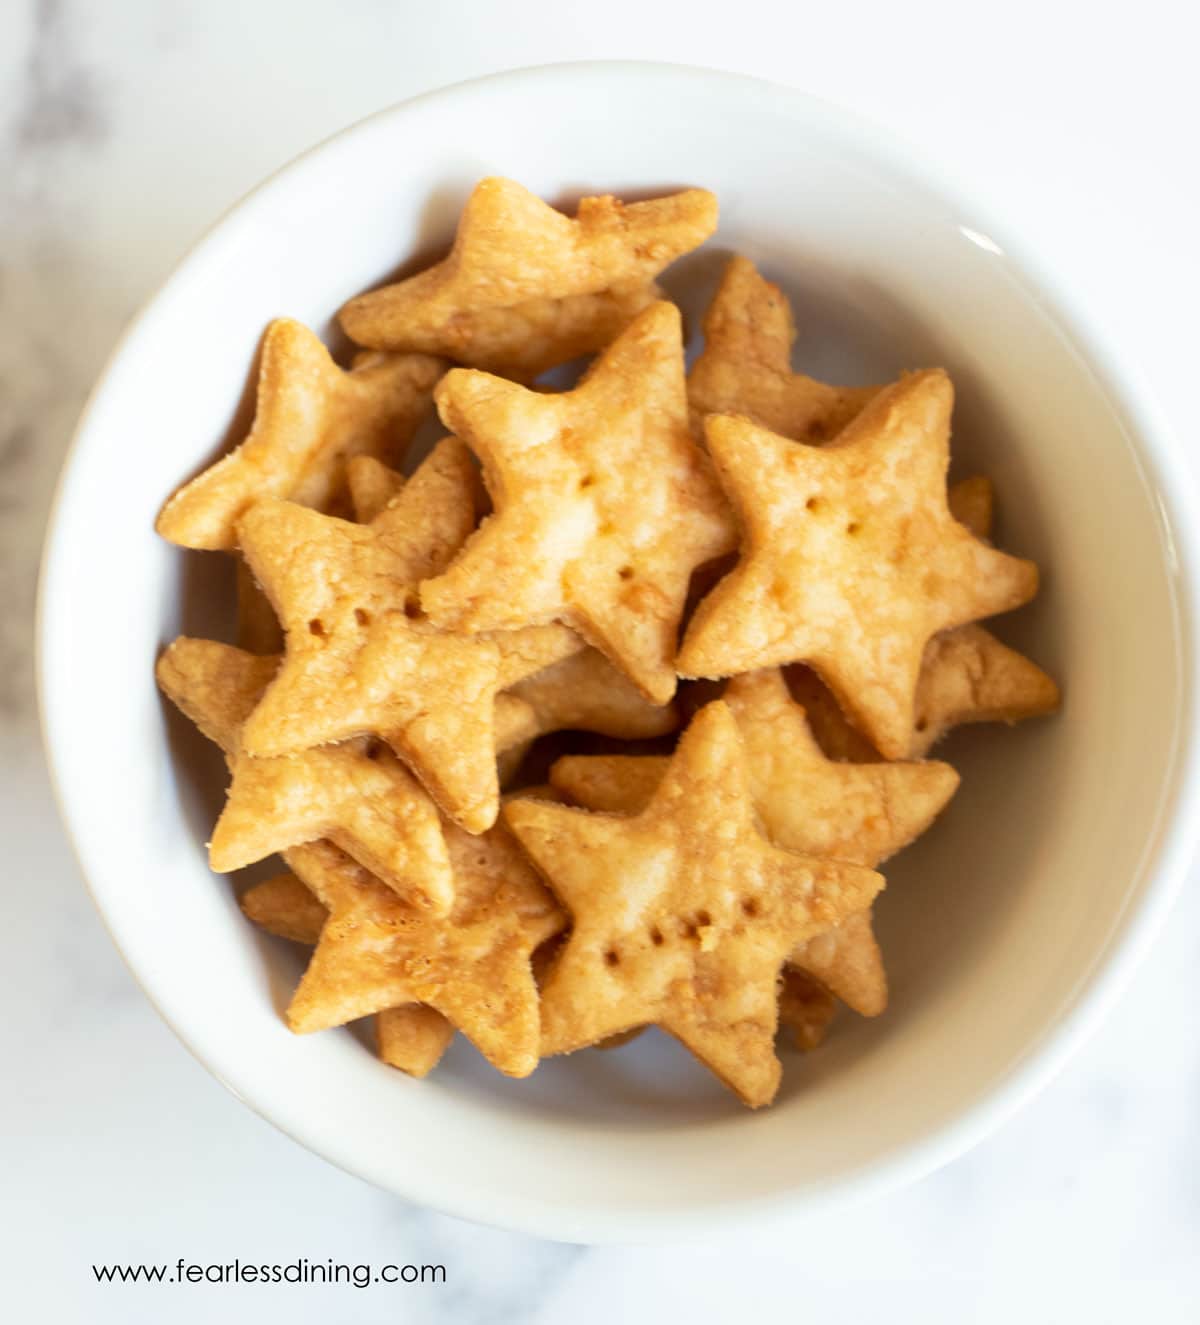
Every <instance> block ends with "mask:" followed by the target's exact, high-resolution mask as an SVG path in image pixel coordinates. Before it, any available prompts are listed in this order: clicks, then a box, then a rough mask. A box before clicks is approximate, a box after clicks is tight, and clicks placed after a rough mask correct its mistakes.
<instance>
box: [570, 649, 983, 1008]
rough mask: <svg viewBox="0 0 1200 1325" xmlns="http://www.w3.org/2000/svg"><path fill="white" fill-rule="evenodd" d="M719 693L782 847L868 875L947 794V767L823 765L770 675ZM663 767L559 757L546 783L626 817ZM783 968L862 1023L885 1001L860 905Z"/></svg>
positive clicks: (779, 681)
mask: <svg viewBox="0 0 1200 1325" xmlns="http://www.w3.org/2000/svg"><path fill="white" fill-rule="evenodd" d="M723 698H724V701H725V703H726V704H727V705H728V706H729V708H730V711H731V712H732V713H733V716H734V718H735V719H736V720H737V725H738V730H739V732H740V733H741V737H742V742H743V745H744V747H745V752H746V770H747V774H748V776H749V784H750V793H751V796H752V798H753V800H754V807H755V809H756V810H757V812H758V816H759V818H760V819H761V821H762V825H763V828H764V829H765V830H766V834H767V836H768V837H769V838H770V840H771V841H772V842H774V843H775V845H776V846H780V847H785V848H787V849H788V850H789V851H800V852H803V853H804V854H806V855H810V856H820V857H830V858H833V859H837V860H848V861H850V862H852V863H853V864H856V865H864V866H867V867H869V868H874V867H875V866H877V865H880V864H882V862H883V861H885V860H887V859H888V858H889V857H890V856H892V855H894V854H895V853H896V852H897V851H899V850H900V849H901V848H902V847H905V846H907V845H908V844H909V843H910V842H912V841H914V840H915V839H916V838H917V837H919V836H920V835H921V834H922V833H923V832H925V830H926V829H927V828H928V827H929V825H930V824H931V823H932V822H933V821H934V819H935V818H936V817H937V815H938V814H939V813H940V812H941V811H942V810H943V809H944V808H945V806H946V804H947V803H948V802H949V800H950V798H951V796H953V795H954V792H955V790H956V789H957V787H958V774H957V773H956V772H955V771H954V769H953V768H951V767H950V765H949V764H941V763H891V764H887V763H871V764H841V763H835V762H833V761H832V760H830V759H827V758H826V757H825V755H824V754H823V753H822V751H821V748H820V746H818V744H817V742H816V740H815V738H814V737H813V734H812V731H811V730H810V728H809V724H808V722H807V721H806V720H805V713H804V710H803V709H802V708H800V706H799V705H797V704H796V703H795V702H794V701H793V700H792V698H791V696H790V694H789V693H788V688H787V685H786V683H785V681H784V679H783V676H782V674H781V673H780V672H779V671H778V670H777V669H774V668H771V669H768V670H766V671H761V672H749V673H746V674H744V675H742V676H736V677H734V678H733V680H732V681H730V682H729V684H728V685H727V686H726V688H725V693H724V696H723ZM669 765H670V761H669V760H667V759H665V758H657V757H653V756H630V755H596V756H591V757H588V756H575V755H568V756H566V757H565V758H562V759H559V760H558V761H557V763H555V765H554V767H553V768H552V769H551V772H550V782H551V785H552V786H554V787H555V788H557V789H558V790H559V791H562V792H565V793H566V794H567V795H568V796H570V797H571V799H572V800H574V801H576V802H578V803H579V804H580V805H582V806H584V807H585V808H587V809H590V810H601V811H606V812H610V813H617V814H636V813H639V812H640V811H641V810H642V809H643V808H644V807H645V806H646V804H647V803H648V802H649V801H650V799H651V797H652V796H653V794H654V790H655V788H656V787H657V786H658V785H659V782H660V780H661V779H662V777H663V776H665V774H666V772H667V769H668V767H669ZM789 961H790V963H791V964H792V965H795V966H799V967H801V968H802V969H804V970H806V971H807V972H808V973H809V974H810V975H811V976H813V977H814V978H816V979H817V980H819V981H820V982H821V984H822V985H823V986H824V987H825V988H826V989H828V990H829V991H830V992H831V993H833V994H836V995H837V997H838V998H840V999H841V1000H842V1001H843V1002H845V1003H847V1004H848V1005H849V1006H850V1007H852V1008H853V1009H854V1010H855V1011H856V1012H860V1013H862V1014H863V1015H864V1016H868V1017H869V1016H875V1015H877V1014H878V1013H880V1012H882V1011H883V1010H884V1008H885V1007H886V1006H887V979H886V976H885V974H884V969H883V962H882V960H881V958H880V955H879V947H878V944H877V943H876V942H875V936H874V933H873V932H872V929H871V916H870V911H869V910H865V911H859V912H855V913H854V914H853V915H851V916H848V917H847V918H846V919H845V920H844V921H843V922H842V924H840V925H838V926H836V927H835V928H834V929H831V930H830V931H829V932H828V933H827V934H821V935H818V936H817V937H815V938H813V939H811V940H809V941H807V942H806V943H805V944H803V945H802V946H801V947H800V948H799V949H797V950H796V951H795V952H793V953H791V954H790V957H789Z"/></svg>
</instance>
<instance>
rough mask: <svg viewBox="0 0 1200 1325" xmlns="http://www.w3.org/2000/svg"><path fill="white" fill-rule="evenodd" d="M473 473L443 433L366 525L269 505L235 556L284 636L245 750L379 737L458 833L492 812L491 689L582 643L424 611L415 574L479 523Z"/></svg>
mask: <svg viewBox="0 0 1200 1325" xmlns="http://www.w3.org/2000/svg"><path fill="white" fill-rule="evenodd" d="M475 481H476V480H475V475H474V469H473V466H472V463H471V458H470V455H469V453H468V452H467V450H466V448H465V447H464V446H463V445H462V443H461V442H459V441H457V440H456V439H455V438H452V437H448V438H446V439H445V440H444V441H442V442H441V443H439V445H438V446H437V447H436V448H435V449H434V451H433V452H432V454H431V455H430V456H429V458H428V459H427V460H426V461H425V463H424V464H423V465H422V466H421V467H420V468H419V469H418V470H417V472H416V473H415V474H414V475H413V477H412V478H411V479H410V480H409V481H408V482H407V483H406V484H405V485H404V487H403V488H402V489H401V491H400V492H399V494H398V495H397V496H396V497H395V499H394V500H393V501H392V502H391V504H390V505H389V506H388V507H387V509H386V510H385V511H384V512H383V513H382V514H381V515H380V516H379V517H378V518H377V519H376V520H374V521H373V522H372V523H371V524H369V525H355V524H350V523H348V522H347V521H344V520H338V519H335V518H334V517H331V516H326V515H320V514H318V513H317V512H315V511H311V510H307V509H306V508H304V507H301V506H297V505H296V504H295V503H292V502H283V501H275V500H268V501H263V502H259V503H258V504H257V505H256V506H254V507H252V508H251V509H250V510H249V511H248V512H247V513H246V515H245V516H243V518H242V520H241V522H240V525H239V538H240V541H241V544H242V549H243V552H244V553H245V556H246V560H247V561H248V562H249V564H250V567H251V569H252V570H253V571H254V574H255V577H256V578H257V579H258V581H259V582H260V583H261V584H262V586H263V588H264V589H265V591H266V593H267V596H268V598H269V599H270V600H271V604H272V606H273V607H274V608H275V611H276V612H277V613H278V615H279V619H280V621H281V622H282V623H283V626H284V630H285V631H286V636H287V642H286V653H285V655H284V660H283V663H282V665H281V666H280V668H279V671H278V673H277V674H276V676H275V679H274V680H273V681H272V682H271V684H270V685H269V686H268V688H267V691H266V693H265V694H264V695H263V698H262V701H261V702H260V703H259V705H258V706H257V708H256V709H255V710H254V712H253V713H252V714H251V716H250V718H249V719H248V720H247V722H246V726H245V729H244V731H243V733H242V740H243V744H244V748H245V749H246V751H247V752H249V753H251V754H254V755H259V756H265V755H279V754H288V753H293V752H295V751H298V750H303V749H306V748H307V747H309V746H313V745H318V744H321V743H323V742H328V741H339V740H343V739H346V738H348V737H352V736H357V735H362V734H373V735H378V736H380V737H381V738H382V739H383V740H385V741H386V742H387V743H388V744H389V745H391V746H392V748H393V749H394V750H395V751H396V753H397V754H399V755H400V756H401V758H402V759H404V760H405V762H406V763H408V764H409V766H410V767H411V768H412V769H413V771H414V772H415V773H416V774H417V776H418V777H419V778H420V779H421V781H422V783H423V784H424V785H425V787H426V788H427V790H428V791H429V792H430V794H431V795H432V796H433V798H434V800H436V801H437V802H438V804H439V805H440V806H441V807H442V809H444V810H445V811H446V813H447V814H449V815H450V816H451V817H452V818H454V819H455V820H456V821H457V822H459V823H460V824H462V825H463V826H464V827H465V828H467V829H468V830H470V831H472V832H480V831H482V830H483V829H484V828H487V827H488V826H489V825H490V824H492V823H493V822H494V821H495V818H496V813H497V809H498V806H499V799H498V798H499V788H498V785H497V781H496V743H495V730H494V704H495V702H496V695H497V693H498V692H499V691H500V690H503V689H505V688H506V687H507V686H510V685H512V684H514V683H515V682H516V681H518V680H520V679H521V678H522V677H524V676H527V675H528V674H529V673H531V672H535V671H538V670H540V669H541V668H542V667H546V666H548V665H549V664H550V663H552V662H556V661H558V660H559V659H560V658H563V657H566V656H567V655H569V654H570V653H573V652H575V651H576V650H577V649H579V648H580V647H582V645H581V642H580V641H579V639H578V638H577V637H576V636H574V635H573V634H572V633H571V632H570V631H569V630H567V629H566V628H565V627H563V626H539V627H532V628H530V629H528V630H522V631H513V632H509V633H507V634H501V635H483V636H480V635H475V636H467V635H454V634H449V633H447V632H445V631H440V630H437V629H435V628H434V627H433V626H431V625H430V624H429V623H428V622H427V621H424V620H422V619H420V618H421V613H420V610H419V607H418V604H417V594H416V584H417V581H418V580H420V579H421V578H422V577H423V576H425V575H428V574H431V573H436V572H437V571H438V570H440V569H441V568H442V567H443V566H445V565H446V564H447V563H448V562H449V560H450V558H451V557H452V556H453V555H454V553H455V551H457V549H458V547H459V546H460V545H461V544H462V541H463V539H464V538H465V537H466V536H467V533H468V532H469V531H470V530H471V528H472V527H473V525H474V521H475V509H476V507H475V503H474V500H473V496H472V493H473V490H474V489H473V485H474V484H475Z"/></svg>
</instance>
